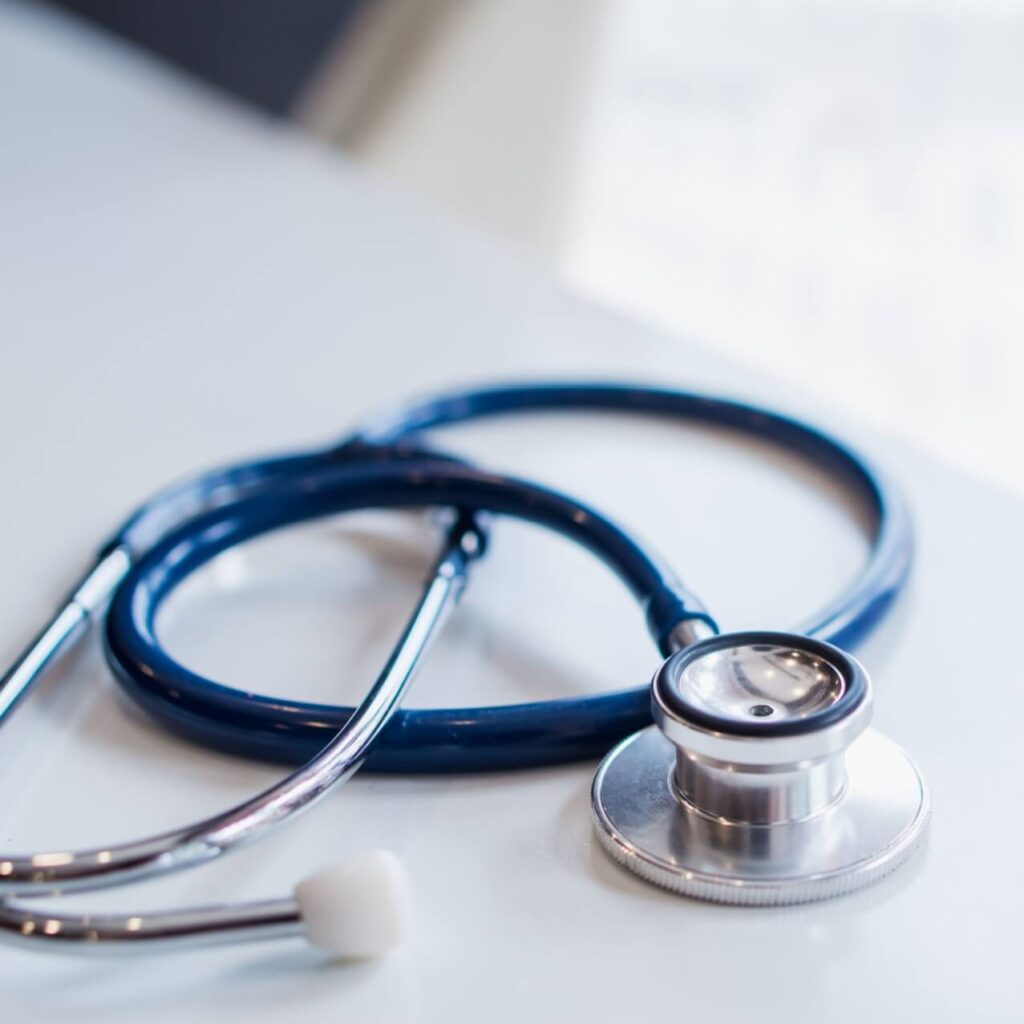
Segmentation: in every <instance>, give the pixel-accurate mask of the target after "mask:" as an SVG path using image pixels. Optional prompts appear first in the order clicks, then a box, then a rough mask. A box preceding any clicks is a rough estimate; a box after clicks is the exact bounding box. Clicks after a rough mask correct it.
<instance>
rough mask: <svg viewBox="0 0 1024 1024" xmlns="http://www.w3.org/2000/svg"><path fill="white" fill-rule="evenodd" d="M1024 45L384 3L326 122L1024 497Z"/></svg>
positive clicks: (877, 23)
mask: <svg viewBox="0 0 1024 1024" xmlns="http://www.w3.org/2000/svg"><path fill="white" fill-rule="evenodd" d="M1022 52H1024V4H1021V3H1017V2H1012V3H1011V2H1005V3H999V2H986V0H981V2H975V3H971V4H962V3H957V4H954V3H950V2H945V0H939V2H929V3H919V2H913V0H890V2H884V3H883V2H873V0H868V2H864V0H858V2H853V0H845V2H844V0H833V2H826V0H804V2H798V0H771V2H758V0H733V2H716V0H560V2H559V3H555V4H552V3H550V2H545V0H475V2H474V0H436V2H434V3H431V4H422V3H416V2H414V0H385V2H383V3H378V4H377V5H375V14H374V16H373V17H372V18H368V19H366V22H365V25H364V26H363V28H362V30H361V32H360V33H357V35H356V37H355V38H349V39H347V40H346V41H345V43H344V46H343V47H341V48H340V49H339V53H338V54H337V59H333V60H330V61H328V62H327V65H326V66H325V67H324V68H323V69H322V72H321V74H320V75H319V78H318V80H317V83H316V85H315V86H314V87H313V88H312V89H311V90H310V91H309V93H308V95H307V96H306V97H305V100H304V102H303V104H302V107H301V116H302V118H303V120H304V121H305V122H306V124H307V125H309V126H310V127H312V128H313V129H314V130H315V131H317V132H318V133H320V134H321V135H324V136H326V137H328V138H331V139H332V140H335V141H337V142H339V143H341V144H342V145H343V146H345V147H347V148H348V150H349V151H350V152H351V153H353V154H355V155H356V156H357V158H358V159H359V160H360V161H362V162H363V163H365V164H366V165H367V166H369V167H370V168H372V169H373V170H374V171H377V172H381V173H383V174H384V175H385V176H387V177H388V178H390V179H391V180H392V181H394V182H396V183H398V184H399V185H400V186H402V187H403V188H406V189H408V190H410V191H412V192H414V193H417V194H419V195H421V196H424V197H426V198H427V199H428V200H429V201H430V202H432V203H434V204H436V205H437V206H439V207H440V208H441V209H443V210H445V211H447V212H448V213H450V214H452V215H454V216H455V217H457V218H459V219H462V220H463V221H466V222H469V223H472V224H476V225H478V226H479V227H480V228H481V229H483V230H485V231H490V232H492V233H498V234H500V235H503V236H505V237H506V238H507V239H510V240H512V241H513V242H514V243H516V244H519V245H521V246H523V247H526V248H528V249H529V250H531V251H532V252H534V253H536V254H539V255H540V256H541V258H542V259H543V260H544V261H546V262H547V263H548V264H549V265H550V266H551V267H552V268H554V269H555V271H556V272H557V273H558V274H559V275H560V276H561V277H562V278H563V279H564V280H566V281H568V282H570V283H571V284H572V285H573V286H574V287H575V288H577V289H579V290H581V291H583V292H585V293H587V294H588V295H590V296H592V297H595V298H596V299H597V300H599V301H600V302H602V303H605V304H610V305H613V306H615V307H618V308H620V309H621V310H623V311H625V312H627V313H629V314H630V315H632V316H635V317H640V318H642V319H646V320H648V321H654V322H656V323H658V324H660V325H662V326H666V327H668V328H670V329H671V330H673V331H675V332H677V333H679V334H682V335H686V336H688V337H692V338H695V339H697V340H699V341H702V342H704V343H707V344H711V345H713V346H716V347H718V348H720V349H722V350H725V351H727V352H729V353H731V354H732V355H733V357H734V358H738V359H739V360H741V361H744V362H747V363H750V364H755V365H758V366H762V367H767V368H768V369H769V370H770V371H771V372H773V373H775V374H776V375H779V376H782V377H785V378H786V379H788V380H790V381H794V382H796V383H798V384H800V385H802V386H804V387H805V388H807V389H808V390H809V391H812V392H815V393H817V394H818V395H819V396H824V397H825V398H826V400H827V401H829V402H835V403H837V404H839V405H841V406H843V407H844V408H846V409H849V410H852V411H854V412H855V413H857V414H860V415H862V416H864V417H866V418H867V419H869V420H870V421H871V422H873V423H874V424H875V425H877V426H880V427H882V428H885V429H888V430H890V431H892V432H893V433H894V434H897V435H899V436H902V437H904V438H907V439H909V440H911V441H912V442H914V443H916V444H918V445H920V446H922V447H925V448H928V449H930V450H933V451H937V452H939V453H941V454H942V455H943V456H944V457H946V458H948V459H950V460H953V461H955V462H956V463H958V464H960V465H961V466H963V467H967V468H969V469H972V470H974V471H976V472H978V473H981V474H984V475H986V476H988V477H990V478H993V479H996V480H1000V481H1002V482H1003V483H1004V484H1006V485H1008V486H1010V487H1013V488H1015V489H1016V490H1018V491H1024V460H1022V459H1021V458H1020V456H1019V449H1020V445H1021V441H1022V439H1024V409H1022V404H1021V402H1020V400H1019V392H1020V388H1021V382H1022V380H1024V374H1022V370H1024V348H1022V345H1021V342H1020V333H1021V328H1022V327H1024V298H1022V295H1021V287H1020V286H1021V281H1022V270H1024V232H1022V230H1021V229H1022V227H1024V60H1022V59H1021V57H1022ZM357 55H361V59H355V58H356V56H357ZM367 55H369V56H367ZM375 55H386V59H385V57H384V56H375ZM380 68H384V69H385V71H384V72H382V71H381V70H380ZM636 375H637V376H638V377H643V376H644V368H643V366H640V365H638V366H637V374H636Z"/></svg>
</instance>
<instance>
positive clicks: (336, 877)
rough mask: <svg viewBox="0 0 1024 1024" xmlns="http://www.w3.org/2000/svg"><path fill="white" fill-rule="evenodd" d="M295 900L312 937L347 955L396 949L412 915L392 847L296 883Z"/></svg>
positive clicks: (337, 953)
mask: <svg viewBox="0 0 1024 1024" xmlns="http://www.w3.org/2000/svg"><path fill="white" fill-rule="evenodd" d="M295 901H296V902H297V903H298V905H299V913H300V914H301V915H302V920H303V923H304V924H305V926H306V936H307V938H308V939H309V941H310V942H311V943H313V945H314V946H319V947H320V948H321V949H326V950H327V951H328V952H330V953H333V954H334V955H335V956H337V957H344V958H346V959H348V958H352V959H364V958H367V957H375V956H381V955H383V954H384V953H387V952H388V951H389V950H391V949H394V948H395V947H396V946H398V945H399V944H400V943H401V941H402V939H403V938H404V937H405V933H406V930H407V929H408V925H409V918H410V916H411V900H410V897H409V880H408V878H407V877H406V874H405V868H403V867H402V862H401V861H400V860H399V859H398V858H397V857H396V856H395V855H394V854H393V853H391V852H389V851H388V850H368V851H367V852H366V853H363V854H360V855H359V856H358V857H356V858H355V859H354V860H350V861H346V862H345V863H342V864H330V865H328V866H327V867H325V868H321V869H320V870H319V871H315V872H314V873H313V874H312V875H310V876H309V877H308V878H306V879H304V880H303V881H302V882H300V883H299V884H298V885H297V886H296V887H295Z"/></svg>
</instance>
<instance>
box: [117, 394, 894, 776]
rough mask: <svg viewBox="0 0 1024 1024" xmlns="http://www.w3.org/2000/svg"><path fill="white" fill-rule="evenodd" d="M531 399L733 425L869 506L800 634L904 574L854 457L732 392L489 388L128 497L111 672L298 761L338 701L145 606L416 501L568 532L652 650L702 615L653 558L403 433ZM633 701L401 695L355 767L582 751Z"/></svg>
mask: <svg viewBox="0 0 1024 1024" xmlns="http://www.w3.org/2000/svg"><path fill="white" fill-rule="evenodd" d="M540 409H545V410H555V409H596V410H606V411H615V412H622V411H629V412H640V413H647V414H656V415H663V416H670V417H673V418H677V419H686V420H691V421H698V422H703V423H711V424H715V425H719V426H725V427H730V428H735V429H738V430H740V431H742V432H744V433H753V434H755V435H756V436H758V437H761V438H763V439H766V440H769V441H774V442H776V443H778V444H779V445H780V446H781V447H784V448H786V449H789V450H791V451H794V452H796V453H798V454H800V455H802V456H804V457H805V458H807V459H808V460H809V461H810V462H812V463H814V464H816V465H818V466H820V467H821V468H823V469H825V470H826V471H827V472H829V473H830V474H831V475H833V476H834V477H836V478H838V479H840V480H842V482H843V483H844V484H845V485H846V486H847V487H848V488H849V489H850V491H851V492H852V493H853V494H854V495H855V496H856V497H857V498H858V499H859V500H860V501H861V502H863V503H864V505H865V506H866V508H867V510H868V512H869V513H870V515H871V518H872V521H873V538H872V549H871V553H870V555H869V558H868V561H867V564H866V565H865V567H864V569H863V570H862V572H861V573H860V575H859V576H858V577H857V579H856V580H855V581H854V582H853V583H852V584H851V585H850V586H849V587H847V588H846V589H845V590H844V591H843V593H842V594H841V595H840V596H839V597H838V598H837V599H836V600H835V601H833V602H832V603H830V604H829V606H828V607H827V608H825V609H824V610H823V611H821V612H819V613H818V615H816V616H814V617H813V618H812V619H811V620H810V621H809V622H807V623H805V624H803V626H802V627H800V630H801V631H802V632H805V633H808V634H810V635H813V636H816V637H818V638H820V639H823V640H827V641H831V642H833V643H837V644H840V645H846V646H848V645H852V644H854V643H855V642H856V641H857V640H858V639H859V638H860V637H862V636H863V635H864V634H865V633H866V632H867V631H868V630H870V629H871V628H872V627H873V626H874V625H875V624H876V623H877V622H878V621H879V619H880V618H881V617H882V615H883V614H884V613H885V610H886V609H887V608H888V606H889V604H890V603H891V602H892V600H893V599H894V598H895V596H896V594H897V593H898V591H899V589H900V587H901V585H902V583H903V581H904V579H905V577H906V574H907V571H908V568H909V564H910V554H911V544H910V527H909V521H908V518H907V516H906V512H905V510H904V508H903V505H902V503H901V502H900V501H899V499H898V497H897V496H896V495H895V493H894V492H893V491H892V490H891V489H890V488H888V487H887V486H886V485H885V484H884V483H883V482H882V481H880V479H879V478H878V477H877V475H876V474H874V473H873V472H872V471H871V470H870V469H869V468H868V467H867V465H866V464H865V463H864V462H863V460H861V459H860V458H859V457H858V456H856V455H855V454H854V453H853V452H852V451H850V450H849V449H848V448H846V447H845V446H844V445H842V444H840V443H839V442H837V441H835V440H833V439H831V438H829V437H828V436H827V435H824V434H822V433H820V432H818V431H817V430H814V429H813V428H810V427H806V426H804V425H802V424H800V423H799V422H797V421H795V420H791V419H788V418H787V417H784V416H780V415H778V414H775V413H770V412H766V411H765V410H762V409H757V408H755V407H752V406H748V405H744V404H742V403H736V402H729V401H725V400H721V399H710V398H706V397H703V396H699V395H692V394H688V393H685V392H677V391H670V390H667V389H661V388H642V387H627V386H620V385H579V384H558V385H523V386H510V387H499V388H488V389H482V390H479V391H470V392H461V393H458V394H454V395H451V396H442V397H440V398H435V399H432V400H430V401H427V402H423V403H422V404H417V405H410V406H408V407H406V408H405V409H404V410H401V411H400V412H399V413H398V414H397V415H392V416H389V417H387V418H384V419H378V420H376V421H374V423H373V424H372V425H371V426H370V427H368V428H366V429H364V430H362V431H359V432H358V433H356V434H354V435H353V436H352V437H350V438H349V439H348V440H347V441H346V442H345V443H344V444H343V445H340V446H338V447H336V448H334V449H328V450H324V451H321V452H314V453H310V454H302V455H295V456H284V457H280V458H275V459H267V460H262V461H259V462H253V463H249V464H245V465H242V466H238V467H228V468H227V469H223V470H215V471H213V472H211V473H209V474H206V475H204V476H202V477H199V478H196V479H195V480H193V481H187V482H185V483H184V484H182V485H178V486H177V487H174V488H171V489H169V490H168V491H166V492H164V493H163V494H162V495H159V496H158V497H157V498H156V499H154V500H153V501H152V502H150V503H148V504H147V505H146V506H144V507H143V508H142V509H141V510H140V511H139V512H138V513H137V514H136V515H134V516H133V517H132V519H130V520H129V521H128V522H127V523H126V524H125V525H124V527H122V529H121V531H120V532H119V533H118V535H117V536H116V537H115V538H113V539H112V541H111V543H112V544H117V543H121V544H125V545H127V546H129V547H130V548H131V549H132V551H133V553H134V554H135V557H136V558H137V561H136V563H135V565H134V567H133V569H132V570H131V572H130V573H129V575H128V576H127V577H126V579H125V580H124V582H123V583H122V585H121V587H120V588H119V589H118V592H117V593H116V594H115V596H114V599H113V601H112V603H111V607H110V612H109V615H108V619H107V628H106V633H105V635H106V649H107V655H108V660H109V661H110V664H111V667H112V669H113V671H114V674H115V676H116V677H117V679H118V680H119V682H120V683H121V685H122V686H123V687H124V688H125V689H126V691H127V692H128V693H129V694H130V695H131V696H132V697H133V698H135V699H136V700H137V701H138V702H139V703H140V704H141V705H142V706H143V707H145V708H146V710H147V711H148V712H149V713H151V714H152V715H153V716H154V717H156V718H157V719H158V720H160V721H161V722H162V723H164V724H165V725H167V726H169V727H170V728H172V729H173V730H174V731H176V732H178V733H180V734H182V735H185V736H187V737H189V738H191V739H194V740H198V741H199V742H202V743H204V744H207V745H209V746H212V747H215V748H217V749H219V750H225V751H229V752H232V753H237V754H240V755H244V756H248V757H256V758H260V759H269V760H274V761H283V762H286V763H300V762H303V761H306V760H308V759H309V757H311V756H312V755H313V754H314V753H315V752H316V751H317V750H319V749H320V748H321V747H322V746H323V745H324V744H325V743H326V741H327V740H328V739H329V738H330V736H331V735H333V734H334V733H335V732H336V731H337V730H338V729H339V728H340V727H341V726H342V725H343V724H344V722H345V720H346V719H347V717H348V715H349V714H350V713H351V708H345V707H335V706H332V705H324V704H310V703H306V702H301V701H287V700H281V699H278V698H273V697H262V696H254V695H251V694H249V693H248V692H245V691H240V690H235V689H232V688H230V687H226V686H223V685H221V684H219V683H216V682H213V681H212V680H208V679H205V678H203V677H202V676H200V675H198V674H196V673H193V672H191V671H189V670H188V669H186V668H185V667H184V666H182V665H180V664H178V663H177V662H175V661H174V660H173V659H172V658H170V657H169V656H168V655H167V654H166V652H164V651H163V649H162V648H161V647H160V645H159V642H158V641H157V638H156V635H155V629H154V622H155V619H156V615H157V611H158V609H159V606H160V604H161V603H162V601H163V600H164V599H165V598H166V597H167V596H168V594H169V593H170V592H171V591H172V590H173V588H174V587H175V586H176V585H177V584H178V583H180V582H181V580H182V579H184V578H185V577H186V576H187V575H188V574H189V573H191V572H193V571H194V570H195V569H197V568H198V567H199V566H200V565H202V564H203V563H205V562H206V561H208V560H209V559H210V558H212V557H214V556H215V555H216V554H218V553H220V552H221V551H224V550H226V549H227V548H229V547H231V546H233V545H235V544H238V543H242V542H244V541H245V540H248V539H250V538H252V537H255V536H258V535H260V534H262V533H266V532H268V531H271V530H274V529H276V528H278V527H281V526H284V525H287V524H289V523H295V522H299V521H303V520H308V519H312V518H316V517H319V516H325V515H330V514H334V513H338V512H343V511H346V510H353V509H357V508H383V507H387V508H399V507H422V506H426V505H443V506H449V507H458V508H462V509H478V510H484V509H486V510H488V511H492V512H496V513H499V514H503V515H509V516H514V517H517V518H522V519H526V520H529V521H532V522H535V523H538V524H540V525H543V526H546V527H549V528H551V529H555V530H557V531H558V532H561V533H563V534H564V535H566V536H567V537H569V538H570V539H572V540H574V541H576V542H577V543H580V544H583V545H584V546H586V547H587V548H589V549H590V550H591V551H592V552H594V553H595V554H596V555H598V556H599V557H601V558H602V559H603V560H604V561H605V562H606V563H607V564H608V565H609V566H610V567H611V568H613V569H614V570H615V571H616V572H617V573H618V575H619V576H620V577H621V578H622V579H623V581H624V582H625V583H626V584H627V586H628V587H629V588H630V590H631V591H632V593H633V594H634V596H635V597H636V598H637V599H638V600H639V601H640V603H641V605H642V606H643V607H644V608H645V611H646V614H647V621H648V627H649V629H650V630H651V632H652V635H653V636H654V637H655V639H656V641H657V642H658V645H659V647H660V648H661V649H662V651H663V653H665V652H666V650H667V642H666V635H667V633H668V632H670V631H671V628H672V626H673V625H675V624H676V623H678V622H679V621H682V620H684V619H687V618H702V619H706V620H707V621H709V622H710V621H711V620H710V619H707V615H706V613H705V612H704V610H703V608H702V607H701V606H700V604H699V603H698V602H697V601H696V599H695V598H693V596H692V595H690V594H688V593H687V592H686V591H685V590H684V589H683V588H682V587H681V585H680V584H679V583H678V582H677V581H676V580H675V579H674V578H673V577H671V576H669V575H667V574H666V573H665V571H664V569H663V568H662V567H661V566H660V564H659V563H658V561H657V559H655V558H653V557H652V556H650V555H648V554H647V553H646V552H644V551H643V550H642V549H641V548H639V547H638V546H637V545H636V544H635V542H634V541H632V539H631V538H630V537H629V536H628V535H626V534H625V533H624V532H623V531H622V530H621V529H619V528H618V527H617V526H615V525H614V524H613V523H611V522H610V521H609V520H608V519H606V518H605V517H603V516H601V515H600V514H599V513H597V512H595V511H594V510H593V509H590V508H587V507H586V506H584V505H581V504H580V503H578V502H576V501H574V500H573V499H571V498H569V497H567V496H565V495H561V494H558V493H557V492H555V491H551V490H548V489H547V488H543V487H539V486H537V485H534V484H530V483H528V482H526V481H522V480H516V479H513V478H509V477H502V476H498V475H495V474H491V473H486V472H484V471H481V470H477V469H474V468H472V467H470V466H467V465H465V464H462V463H459V462H458V461H456V460H452V459H450V458H448V457H445V456H439V455H435V454H433V453H430V452H428V451H427V450H425V449H422V448H419V447H417V444H418V438H417V435H418V434H419V433H420V432H421V431H423V430H426V429H429V428H434V427H439V426H444V425H447V424H453V423H457V422H460V421H464V420H467V419H472V418H475V417H479V416H486V415H496V414H501V413H509V412H526V411H535V410H540ZM204 510H205V511H204ZM649 704H650V701H649V688H648V687H647V686H642V687H638V688H635V689H630V690H622V691H616V692H613V693H604V694H597V695H594V696H591V697H584V698H574V699H561V700H552V701H543V702H536V703H531V704H521V705H509V706H500V707H481V708H465V709H431V710H400V711H399V712H398V713H397V714H396V716H395V718H394V720H393V721H392V722H391V723H390V725H389V726H388V727H387V729H386V730H385V731H384V733H383V734H382V736H381V738H380V739H379V741H378V743H377V745H376V746H375V748H374V751H373V753H372V755H371V757H370V760H369V763H368V767H369V768H370V769H371V770H376V771H388V772H429V771H435V772H450V771H481V770H494V769H508V768H522V767H529V766H535V765H546V764H558V763H563V762H568V761H574V760H581V759H589V758H593V757H597V756H600V755H601V754H603V753H604V752H605V751H606V750H607V749H608V748H609V747H611V746H612V745H613V744H614V743H615V742H616V741H617V740H618V739H619V738H621V737H622V736H624V735H626V734H628V733H629V732H631V731H634V730H636V729H638V728H642V727H643V726H644V725H646V724H647V723H648V722H649V721H650V706H649Z"/></svg>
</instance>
